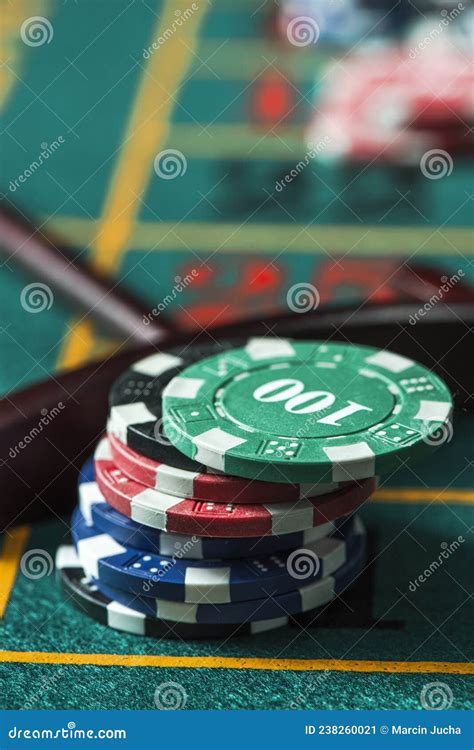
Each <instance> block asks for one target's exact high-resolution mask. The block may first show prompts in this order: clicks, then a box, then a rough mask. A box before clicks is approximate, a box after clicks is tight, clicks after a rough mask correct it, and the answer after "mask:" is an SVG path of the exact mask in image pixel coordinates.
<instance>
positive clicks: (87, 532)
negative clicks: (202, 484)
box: [72, 509, 357, 604]
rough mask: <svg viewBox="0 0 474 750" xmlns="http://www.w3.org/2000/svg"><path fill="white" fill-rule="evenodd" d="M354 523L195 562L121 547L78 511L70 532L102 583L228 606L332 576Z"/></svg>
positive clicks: (353, 540) (340, 562) (86, 566)
mask: <svg viewBox="0 0 474 750" xmlns="http://www.w3.org/2000/svg"><path fill="white" fill-rule="evenodd" d="M354 525H355V524H354V522H352V523H351V524H348V525H346V527H345V531H344V533H342V532H336V533H335V534H334V536H331V537H325V538H323V539H319V540H318V541H316V542H313V543H311V544H310V545H308V546H307V547H304V548H297V549H295V550H293V551H286V552H282V553H275V554H273V555H270V556H268V557H249V558H245V559H240V560H201V561H199V562H197V561H195V560H189V559H183V558H182V556H181V555H179V554H176V555H174V556H173V557H169V556H165V555H160V554H155V553H150V552H144V551H142V550H138V549H135V548H133V547H128V546H123V545H121V544H120V543H119V542H117V541H116V539H114V538H113V537H111V536H110V535H109V534H103V533H101V532H100V531H99V530H98V529H96V528H95V526H88V525H87V524H86V523H85V521H84V517H83V515H82V514H81V512H80V510H79V509H76V511H75V512H74V515H73V518H72V536H73V541H74V544H75V546H76V549H77V552H78V555H79V559H80V561H81V564H82V566H83V568H84V570H85V571H86V572H87V574H88V575H89V576H90V577H91V578H94V579H96V580H99V581H101V582H103V583H104V584H106V585H110V586H113V587H115V588H118V589H122V590H124V591H127V592H131V593H133V594H136V595H138V596H147V597H154V596H156V597H161V598H163V599H168V600H172V601H176V602H188V603H194V604H199V603H201V602H209V603H211V602H212V603H215V604H226V603H228V602H237V601H245V600H247V599H259V598H261V597H263V596H265V595H267V594H268V593H270V594H271V595H272V596H275V595H278V594H283V593H285V592H287V591H292V590H294V589H295V588H296V587H297V586H298V585H300V584H301V583H303V582H304V584H309V583H312V582H314V581H317V580H319V579H320V578H323V577H326V576H329V575H331V574H332V573H334V572H335V571H337V570H338V569H339V568H341V566H343V565H344V564H345V563H346V561H347V559H348V556H349V553H350V551H351V550H352V548H353V547H354V545H355V544H356V541H357V540H356V534H355V532H354ZM190 545H191V546H192V545H193V542H190Z"/></svg>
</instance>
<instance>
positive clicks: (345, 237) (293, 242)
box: [42, 216, 474, 258]
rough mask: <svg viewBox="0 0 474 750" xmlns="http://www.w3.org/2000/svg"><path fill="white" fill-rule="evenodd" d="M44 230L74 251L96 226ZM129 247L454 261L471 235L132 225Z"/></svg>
mask: <svg viewBox="0 0 474 750" xmlns="http://www.w3.org/2000/svg"><path fill="white" fill-rule="evenodd" d="M42 221H44V222H45V223H46V226H47V227H48V228H49V229H51V230H52V231H54V233H55V234H58V235H60V236H61V237H62V238H63V240H64V241H65V243H66V244H67V243H69V244H70V245H74V246H77V245H78V244H80V245H84V246H85V245H89V244H91V242H92V241H93V239H94V236H96V234H97V232H98V226H99V221H94V220H92V221H91V220H90V219H84V218H79V217H74V216H55V217H54V218H53V219H51V220H48V217H47V216H43V217H42ZM129 246H130V249H131V250H136V251H139V252H141V251H149V250H154V251H155V252H164V251H166V250H173V251H177V252H180V251H181V252H186V253H188V252H189V248H190V247H192V248H193V250H194V251H195V252H198V253H199V252H202V253H209V252H211V251H213V250H215V249H216V247H219V252H220V253H222V252H239V253H244V252H252V253H253V252H261V253H269V254H272V253H273V254H275V252H276V251H280V250H281V249H282V248H285V253H306V254H311V255H315V256H318V255H323V256H324V254H323V252H322V251H321V250H320V248H321V247H323V248H324V250H325V251H326V252H329V253H343V254H344V255H345V254H346V253H347V252H348V251H349V255H350V250H349V249H350V248H351V247H354V246H357V247H356V250H355V251H354V252H356V253H357V255H358V256H360V255H363V256H366V257H371V256H373V257H379V256H380V248H381V247H383V248H384V257H390V256H393V257H396V258H399V257H403V256H404V255H411V254H412V253H413V252H415V251H416V253H417V254H418V255H420V256H423V255H443V254H444V255H447V256H449V257H457V253H455V252H453V247H455V248H456V249H457V251H458V252H459V253H462V254H463V255H465V256H472V255H473V254H474V252H473V247H472V230H470V229H465V228H463V227H443V228H442V230H438V228H437V227H435V226H430V227H403V226H399V227H395V226H382V227H381V226H375V225H374V226H372V225H370V224H368V225H364V226H363V227H361V226H359V225H355V224H354V225H352V224H343V225H341V224H315V225H309V226H307V225H303V224H266V223H260V222H259V223H258V224H257V223H252V224H245V225H243V226H242V225H240V224H232V223H211V222H206V221H203V222H197V221H189V222H184V223H182V224H176V223H173V222H167V221H164V222H158V221H138V222H136V224H135V226H134V229H133V232H132V235H131V237H130V241H129Z"/></svg>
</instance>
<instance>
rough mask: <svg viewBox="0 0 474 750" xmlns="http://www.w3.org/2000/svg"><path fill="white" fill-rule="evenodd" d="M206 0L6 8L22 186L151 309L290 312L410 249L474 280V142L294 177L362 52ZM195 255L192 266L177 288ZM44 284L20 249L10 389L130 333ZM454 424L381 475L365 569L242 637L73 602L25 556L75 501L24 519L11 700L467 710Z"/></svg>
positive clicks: (9, 651) (9, 632)
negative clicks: (439, 161)
mask: <svg viewBox="0 0 474 750" xmlns="http://www.w3.org/2000/svg"><path fill="white" fill-rule="evenodd" d="M190 8H191V11H192V12H188V13H186V17H184V16H183V14H184V12H185V9H184V7H183V6H182V5H181V6H180V5H179V3H177V2H174V1H173V0H169V1H168V2H156V0H151V1H150V2H149V3H130V2H123V1H122V0H114V2H110V1H109V0H99V1H98V2H97V0H95V1H94V2H92V1H89V0H79V1H78V2H75V3H72V2H64V3H62V2H54V1H53V0H18V1H17V2H15V3H14V4H8V5H7V6H6V10H5V14H4V15H5V18H4V32H3V36H4V39H3V42H4V45H5V47H6V59H7V63H6V64H5V65H4V66H3V67H2V68H1V69H0V80H1V83H2V94H1V99H0V106H1V114H2V148H1V154H2V156H1V164H2V167H1V171H2V190H3V193H4V194H5V195H6V196H7V198H8V199H9V200H10V201H12V202H13V203H14V204H15V205H16V206H17V207H19V208H20V210H22V211H24V212H25V213H26V214H27V215H28V216H30V217H33V218H34V220H35V221H36V222H38V223H39V224H41V225H42V226H43V227H44V229H45V230H46V231H49V232H53V233H56V234H57V235H58V236H60V237H61V238H62V240H63V242H64V245H65V247H67V248H68V249H69V250H70V252H71V253H72V254H73V255H77V256H79V255H80V256H84V257H86V258H87V259H88V261H89V262H90V264H91V265H92V266H94V267H95V268H98V269H101V270H103V271H105V272H107V273H109V274H110V275H111V276H112V277H113V278H114V279H116V280H117V281H119V282H121V283H122V284H123V285H124V286H125V287H127V288H129V289H130V290H132V291H134V292H135V293H136V294H137V296H139V297H140V298H141V299H142V300H143V301H144V304H145V305H149V306H150V309H151V308H153V307H154V306H156V305H157V304H159V303H160V302H162V303H163V304H165V303H164V302H163V301H164V300H165V301H166V304H165V308H166V311H165V313H166V314H167V315H168V316H169V317H170V318H172V319H174V321H175V322H176V324H177V325H179V326H180V327H182V328H187V329H192V328H199V327H206V326H209V325H211V324H215V323H221V322H224V321H226V320H230V319H233V318H235V317H237V316H239V315H244V314H249V313H257V312H258V313H266V312H269V311H273V310H276V309H284V308H285V306H286V300H287V294H288V291H289V290H290V289H291V288H292V287H293V285H295V284H298V283H301V282H305V283H307V282H309V283H311V284H313V285H314V286H315V287H316V288H317V289H318V291H319V293H320V295H321V298H322V299H323V300H334V299H336V300H347V301H351V300H356V299H358V298H360V297H361V296H364V295H367V294H372V295H373V296H374V298H377V296H378V295H379V296H380V295H383V292H384V289H385V284H386V281H387V278H389V277H390V275H391V274H392V273H393V268H394V264H395V265H402V264H404V263H408V262H412V261H414V260H416V261H418V262H423V263H427V264H430V265H433V266H434V267H436V268H439V269H441V270H442V272H443V273H445V274H446V275H447V276H449V275H450V274H453V273H458V272H459V270H462V271H463V273H464V274H465V278H466V280H469V281H474V267H473V261H472V229H471V227H470V221H471V216H472V200H471V195H470V193H471V187H470V181H469V175H470V170H471V168H472V163H470V162H469V160H468V159H466V158H464V159H460V158H459V159H455V161H454V168H453V171H452V173H451V174H450V175H449V176H446V177H444V178H443V179H439V180H428V179H426V178H425V177H423V175H422V174H421V172H420V170H419V168H416V167H405V168H394V167H388V166H385V165H383V164H379V163H374V164H371V165H358V166H348V165H344V164H339V163H327V162H324V161H321V162H316V161H310V163H309V164H308V165H307V166H306V167H305V169H304V170H302V171H301V173H300V174H299V175H298V179H295V180H294V181H293V182H292V183H291V184H290V185H288V186H287V187H286V188H285V189H284V190H281V191H279V190H278V189H277V188H276V184H277V181H278V180H281V179H283V178H284V176H285V175H286V174H287V173H288V172H289V170H291V169H292V167H294V165H295V163H297V162H298V161H299V160H300V159H301V158H304V155H305V152H306V148H307V147H306V145H305V141H304V137H303V132H304V124H305V123H306V122H307V121H308V118H309V116H310V115H311V111H312V107H314V102H315V101H316V99H317V96H318V89H319V88H320V87H321V86H322V85H324V82H325V76H326V74H327V70H328V66H329V65H330V63H331V61H332V60H333V59H335V58H341V57H343V55H344V54H345V52H344V50H341V49H338V50H336V49H326V48H323V47H322V46H318V45H316V46H315V47H314V48H313V47H311V48H305V49H301V50H295V49H288V48H287V47H285V46H284V45H283V44H281V43H280V42H278V41H276V40H274V39H272V38H270V37H269V35H268V28H269V21H268V18H269V10H270V9H269V4H268V3H267V4H261V3H260V2H257V0H240V1H239V3H233V2H231V1H230V0H218V2H215V3H209V4H208V3H203V4H200V3H199V4H196V8H197V9H196V10H193V8H194V4H193V5H192V7H191V5H190ZM2 12H3V11H2ZM32 16H41V17H43V18H46V19H47V20H48V21H49V24H50V26H51V30H52V31H48V33H49V36H50V38H49V41H46V42H45V43H44V44H41V45H38V46H30V45H28V44H25V43H24V41H22V37H21V34H20V29H21V26H22V24H23V22H24V21H25V20H26V19H28V18H31V17H32ZM178 19H181V22H180V24H178V23H177V20H178ZM170 29H171V32H170V31H169V30H170ZM167 30H168V33H167V38H166V40H164V41H163V40H162V41H161V42H158V48H157V49H155V50H153V49H152V51H151V53H146V52H145V54H144V50H145V51H146V50H147V48H148V47H150V45H152V44H153V41H156V40H160V39H161V38H162V36H163V34H164V33H165V32H166V31H167ZM275 87H276V89H277V94H276V95H274V96H270V98H269V92H271V91H275ZM278 92H279V93H278ZM269 101H270V102H273V104H269V103H268V102H269ZM275 101H276V102H277V104H276V105H275V104H274V102H275ZM54 144H56V145H54ZM45 149H49V151H50V153H49V156H48V158H47V159H44V161H43V163H42V164H40V165H39V166H37V167H35V166H32V165H33V163H34V162H38V159H39V155H40V153H41V151H42V150H45ZM167 149H173V150H174V152H179V154H178V156H179V158H180V159H181V164H182V167H181V170H182V174H181V176H178V177H176V178H174V179H164V178H163V177H160V176H159V175H158V174H157V173H156V171H155V169H154V163H155V157H156V156H157V155H158V154H160V153H161V152H162V151H163V150H167ZM183 165H184V166H183ZM20 175H22V176H23V179H22V180H19V176H20ZM361 261H363V262H364V264H365V265H364V269H365V270H364V274H365V275H364V274H363V275H362V278H361V275H360V263H361ZM193 269H194V270H195V271H196V279H195V281H194V282H193V283H191V284H189V285H187V286H186V288H185V289H184V290H183V291H179V292H176V291H175V290H176V287H177V286H179V280H180V279H181V280H182V279H183V278H185V277H186V275H187V274H188V273H191V272H192V271H193ZM34 281H35V280H34V279H31V278H28V277H27V276H26V275H24V274H23V273H21V272H19V271H18V270H17V269H16V268H15V267H14V265H13V263H12V262H10V263H9V264H4V265H3V266H2V267H1V268H0V315H1V324H0V386H1V388H2V391H3V393H5V394H6V393H8V392H10V391H12V390H14V389H16V388H21V387H24V386H26V385H27V384H29V383H32V382H35V381H37V380H39V379H41V378H43V377H45V376H47V375H50V374H52V373H54V372H57V371H59V370H61V369H64V368H67V367H74V366H76V365H78V364H81V363H83V362H85V361H88V360H89V359H91V358H92V357H95V356H99V355H103V354H104V353H105V352H107V351H109V350H110V349H112V348H113V347H114V346H117V342H116V341H112V340H111V339H109V338H108V337H107V335H106V333H105V332H104V331H102V330H99V329H98V328H97V327H96V326H95V324H94V323H93V322H92V320H91V319H90V317H87V316H85V315H83V314H82V313H80V312H76V311H74V310H72V309H71V308H70V307H69V305H68V303H67V301H65V300H62V299H59V298H56V297H54V296H52V297H51V299H50V302H51V304H48V305H47V308H46V309H44V310H43V311H42V312H41V313H38V314H33V313H31V312H29V311H28V309H25V305H24V304H22V299H23V297H22V292H23V291H24V289H25V287H26V285H27V284H30V283H33V282H34ZM466 366H469V365H468V358H467V357H466ZM91 408H93V404H91ZM454 427H455V429H454V436H453V438H452V440H451V441H450V442H449V443H448V444H446V445H445V446H443V448H442V451H441V452H440V453H439V456H436V458H435V459H431V460H429V461H426V462H425V463H421V464H418V465H416V466H414V467H410V468H408V467H403V466H401V467H400V469H399V470H398V471H396V472H395V473H394V474H392V475H391V476H387V477H383V478H382V481H381V486H380V489H379V491H378V492H377V494H376V496H375V498H374V499H372V500H371V501H370V502H368V503H366V505H365V506H364V508H363V509H362V517H363V519H364V522H365V524H366V526H367V528H368V531H369V552H370V557H369V562H368V565H367V568H366V570H365V571H364V574H363V575H362V576H361V578H360V579H359V580H358V582H357V584H356V585H355V587H354V588H353V589H352V590H351V591H350V592H349V593H347V594H345V595H344V596H343V597H342V598H341V600H338V601H336V602H335V603H334V604H333V605H331V607H330V608H329V609H328V612H327V613H326V615H325V617H324V619H323V620H322V621H321V622H320V623H319V624H317V625H314V626H311V627H308V628H304V629H295V628H289V629H283V630H280V631H275V632H274V633H270V634H267V635H258V636H253V637H244V638H240V639H236V640H233V641H227V642H223V643H221V642H215V641H210V642H201V643H199V642H196V641H194V642H181V641H167V640H162V641H155V640H152V639H148V638H139V637H134V636H129V635H124V634H121V633H118V632H115V631H112V630H108V629H106V628H105V627H103V626H101V625H99V624H97V623H95V622H93V621H91V620H90V619H88V617H87V616H86V615H85V614H83V613H80V612H78V611H76V610H75V609H73V607H72V606H71V605H70V604H69V603H68V602H67V601H64V600H63V598H62V596H61V594H60V592H59V589H58V586H57V584H56V582H55V577H54V572H53V571H52V570H50V569H49V570H48V571H47V572H48V575H43V576H41V577H38V578H32V577H31V576H30V577H29V576H27V575H25V574H24V572H23V570H24V565H23V566H22V562H23V563H24V561H25V554H27V553H28V551H31V550H40V551H41V553H42V555H43V557H46V559H47V556H48V555H49V556H51V558H53V557H54V554H55V550H56V548H57V547H58V545H59V544H63V543H65V542H66V541H68V539H69V530H68V519H67V518H64V519H62V518H55V519H53V520H50V521H45V522H44V523H38V524H37V525H35V526H34V527H33V528H31V527H25V526H23V527H19V528H17V529H7V530H5V533H4V534H3V535H2V537H1V538H0V649H1V651H0V684H1V685H2V689H0V707H2V708H22V707H23V708H54V709H59V708H91V709H93V708H109V709H111V708H123V709H132V708H133V709H150V710H152V709H154V708H155V703H154V694H155V690H156V688H158V687H159V686H160V685H162V684H163V683H165V682H176V683H179V684H180V685H181V686H182V687H183V689H184V690H185V692H186V695H187V702H186V708H189V709H199V708H203V709H211V708H222V709H225V708H269V709H284V708H314V707H317V708H360V709H368V708H409V709H421V708H422V703H421V700H420V695H421V693H422V691H423V689H424V688H426V686H427V685H429V684H431V683H435V682H439V683H442V688H441V689H442V690H443V691H444V694H445V695H446V696H447V699H448V700H449V701H450V702H451V703H452V707H453V708H465V709H467V708H469V707H472V694H473V689H472V679H473V678H472V672H473V670H472V664H471V662H472V602H471V595H470V581H469V578H470V576H469V573H470V565H469V559H470V552H471V556H472V534H471V532H470V528H471V527H472V504H473V501H474V463H473V454H472V443H473V419H472V416H470V415H469V414H467V413H466V414H461V415H459V416H458V418H457V420H456V421H455V425H454ZM8 450H9V446H4V445H2V456H1V458H2V460H6V459H7V457H8ZM28 450H30V451H32V454H34V452H35V451H40V450H41V449H40V447H39V445H37V444H35V442H33V444H32V445H31V446H30V447H29V448H28ZM78 468H79V467H78ZM1 491H2V494H3V493H8V487H5V488H4V487H2V488H1ZM0 502H1V501H0ZM459 539H462V541H458V544H457V546H456V551H454V552H452V553H450V554H448V555H446V556H445V557H443V556H442V555H441V553H442V552H443V551H445V550H446V545H451V544H452V543H453V542H454V541H455V540H459ZM470 545H471V546H470ZM436 561H438V562H436ZM426 570H428V574H427V576H426V582H424V583H423V584H421V585H419V586H413V585H412V586H411V587H410V583H411V582H413V581H414V580H415V579H417V578H418V576H419V575H420V574H422V573H423V572H424V571H426Z"/></svg>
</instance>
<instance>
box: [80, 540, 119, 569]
mask: <svg viewBox="0 0 474 750" xmlns="http://www.w3.org/2000/svg"><path fill="white" fill-rule="evenodd" d="M126 551H127V550H126V549H125V547H122V545H121V544H119V543H118V542H116V541H115V539H112V537H111V536H109V534H97V536H90V537H87V538H86V539H81V540H79V541H78V543H77V552H78V555H79V559H80V561H81V565H82V567H83V568H84V570H85V572H86V573H87V575H89V576H91V577H92V578H99V560H101V559H102V558H103V557H113V556H114V555H121V554H123V552H126Z"/></svg>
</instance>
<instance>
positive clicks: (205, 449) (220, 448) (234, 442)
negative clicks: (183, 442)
mask: <svg viewBox="0 0 474 750" xmlns="http://www.w3.org/2000/svg"><path fill="white" fill-rule="evenodd" d="M246 442H247V441H246V440H244V439H243V438H238V437H236V436H235V435H231V434H230V433H229V432H226V431H225V430H221V429H220V428H219V427H213V428H212V429H210V430H207V431H206V432H201V434H200V435H196V437H194V438H193V443H194V445H195V446H196V454H195V456H194V460H195V461H198V462H199V463H202V464H204V465H205V466H212V467H213V468H214V469H219V470H220V471H224V457H225V454H226V453H227V451H230V450H232V448H236V447H237V446H238V445H242V443H246Z"/></svg>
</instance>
